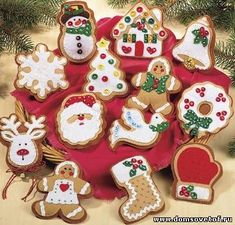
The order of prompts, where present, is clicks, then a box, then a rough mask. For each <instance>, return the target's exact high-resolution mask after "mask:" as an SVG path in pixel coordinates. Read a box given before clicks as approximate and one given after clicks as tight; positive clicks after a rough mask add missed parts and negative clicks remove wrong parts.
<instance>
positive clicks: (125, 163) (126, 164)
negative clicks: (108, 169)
mask: <svg viewBox="0 0 235 225" xmlns="http://www.w3.org/2000/svg"><path fill="white" fill-rule="evenodd" d="M123 165H124V166H127V167H131V166H132V163H131V162H129V161H125V162H124V163H123Z"/></svg>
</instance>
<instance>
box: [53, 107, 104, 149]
mask: <svg viewBox="0 0 235 225" xmlns="http://www.w3.org/2000/svg"><path fill="white" fill-rule="evenodd" d="M86 113H87V114H90V115H92V118H91V119H90V120H88V119H84V120H82V121H81V120H78V119H77V120H76V121H75V122H72V123H69V122H68V119H70V118H71V117H72V116H76V115H78V114H86ZM101 115H102V109H101V106H100V105H99V104H97V103H95V104H94V105H93V106H92V107H89V106H87V105H86V104H84V103H83V102H79V103H74V104H73V105H71V106H69V107H67V108H65V109H64V110H62V111H61V112H60V113H59V114H58V118H57V122H58V124H59V126H58V128H59V133H60V135H61V136H62V139H63V140H64V141H66V142H69V143H70V144H72V145H82V144H87V143H88V142H89V141H91V140H94V139H95V138H96V137H97V136H98V134H99V133H100V132H101V131H102V121H103V119H102V116H101ZM80 123H83V125H79V124H80Z"/></svg>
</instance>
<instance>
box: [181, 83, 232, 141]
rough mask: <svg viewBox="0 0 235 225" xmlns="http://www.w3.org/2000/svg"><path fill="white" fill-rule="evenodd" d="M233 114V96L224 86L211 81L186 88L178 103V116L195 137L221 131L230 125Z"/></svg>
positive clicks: (187, 130) (184, 126)
mask: <svg viewBox="0 0 235 225" xmlns="http://www.w3.org/2000/svg"><path fill="white" fill-rule="evenodd" d="M232 115H233V109H232V100H231V97H230V96H229V95H227V93H226V92H225V91H224V89H223V88H222V87H220V86H217V85H215V84H213V83H210V82H204V83H197V84H194V85H193V86H192V87H190V88H188V89H186V90H185V91H184V92H183V94H182V98H181V99H180V101H179V103H178V118H179V120H180V121H181V123H182V126H183V128H184V130H185V131H186V132H187V133H188V134H190V135H191V136H193V137H195V136H196V137H199V138H200V137H202V136H205V135H206V133H209V134H214V133H217V132H219V131H220V130H221V129H222V128H224V127H226V126H227V125H228V122H229V119H230V118H231V116H232Z"/></svg>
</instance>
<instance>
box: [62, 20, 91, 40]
mask: <svg viewBox="0 0 235 225" xmlns="http://www.w3.org/2000/svg"><path fill="white" fill-rule="evenodd" d="M91 31H92V27H91V23H90V21H87V23H86V25H85V27H79V28H67V29H66V33H68V34H81V35H85V36H87V37H89V36H91Z"/></svg>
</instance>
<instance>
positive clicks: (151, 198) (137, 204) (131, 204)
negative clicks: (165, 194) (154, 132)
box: [111, 156, 164, 223]
mask: <svg viewBox="0 0 235 225" xmlns="http://www.w3.org/2000/svg"><path fill="white" fill-rule="evenodd" d="M151 172H152V170H151V167H150V166H149V164H148V162H147V160H146V159H145V158H144V157H142V156H135V157H131V158H128V159H125V160H123V161H121V162H119V163H117V164H116V165H114V166H113V167H112V169H111V174H112V176H113V178H114V180H115V182H116V183H117V185H118V186H119V187H120V188H125V189H126V191H127V193H128V199H127V200H126V201H125V202H124V203H123V204H122V206H121V207H120V209H119V214H120V216H121V218H122V220H123V221H124V222H125V223H132V222H136V221H139V220H141V219H143V218H144V217H146V216H147V215H148V214H152V213H157V212H159V211H160V210H163V208H164V200H163V199H162V197H161V195H160V193H159V191H158V188H157V186H156V184H155V183H154V182H153V180H152V177H151Z"/></svg>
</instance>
